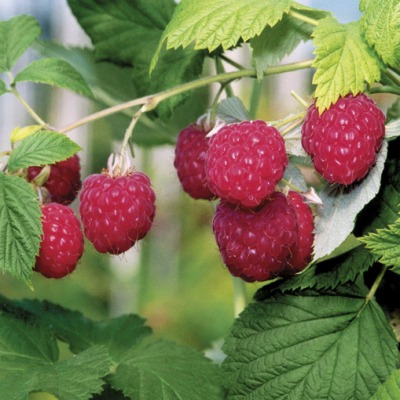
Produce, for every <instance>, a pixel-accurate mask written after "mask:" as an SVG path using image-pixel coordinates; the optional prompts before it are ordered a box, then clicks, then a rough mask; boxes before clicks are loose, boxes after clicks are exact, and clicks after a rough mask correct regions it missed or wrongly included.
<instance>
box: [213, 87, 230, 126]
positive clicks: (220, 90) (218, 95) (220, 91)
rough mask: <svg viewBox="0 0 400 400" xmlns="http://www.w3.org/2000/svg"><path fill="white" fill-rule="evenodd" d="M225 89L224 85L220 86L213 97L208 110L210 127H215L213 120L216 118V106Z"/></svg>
mask: <svg viewBox="0 0 400 400" xmlns="http://www.w3.org/2000/svg"><path fill="white" fill-rule="evenodd" d="M225 87H226V84H225V85H224V84H221V87H220V88H219V89H218V92H217V94H216V95H215V97H214V100H213V102H212V105H211V108H210V126H214V125H215V119H216V117H217V106H218V100H219V98H220V97H221V94H222V92H223V91H224V89H225Z"/></svg>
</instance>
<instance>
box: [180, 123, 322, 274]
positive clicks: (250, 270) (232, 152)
mask: <svg viewBox="0 0 400 400" xmlns="http://www.w3.org/2000/svg"><path fill="white" fill-rule="evenodd" d="M206 133H207V131H205V130H203V129H202V128H201V127H199V126H197V125H191V126H189V127H187V128H185V129H184V130H182V131H181V132H180V134H179V136H178V141H177V146H176V149H175V161H174V165H175V167H176V169H177V173H178V177H179V179H180V181H181V183H182V186H183V188H184V190H185V191H186V192H187V193H188V194H189V195H191V196H192V197H193V198H207V199H212V198H219V199H220V202H219V204H218V205H217V208H216V212H215V215H214V219H213V232H214V235H215V239H216V242H217V245H218V248H219V250H220V253H221V256H222V259H223V262H224V264H225V265H226V266H227V268H228V270H229V271H230V273H231V274H232V275H234V276H238V277H240V278H242V279H243V280H245V281H247V282H254V281H265V280H268V279H271V278H273V277H275V276H278V275H282V276H283V275H285V276H287V275H292V274H294V273H296V272H298V271H300V270H301V269H303V268H304V267H305V266H306V265H307V264H308V263H309V262H310V261H311V253H312V245H313V240H314V236H313V235H314V234H313V229H314V224H313V215H312V211H311V208H310V207H309V206H308V205H307V204H306V203H304V202H303V198H302V196H301V195H299V194H298V193H295V192H289V194H288V196H286V195H284V194H283V193H281V192H277V191H276V186H277V184H278V182H279V181H280V180H281V179H282V177H283V174H284V172H285V169H286V166H287V164H288V156H287V154H286V149H285V142H284V140H283V138H282V136H281V134H280V133H279V131H278V130H277V129H276V128H274V127H273V126H271V125H268V124H267V123H266V122H264V121H261V120H256V121H243V122H240V123H235V124H230V125H226V126H224V127H222V128H221V129H219V130H218V131H217V132H216V133H215V134H213V135H212V136H211V137H210V138H208V137H207V136H206ZM199 193H206V195H204V197H202V196H200V195H199Z"/></svg>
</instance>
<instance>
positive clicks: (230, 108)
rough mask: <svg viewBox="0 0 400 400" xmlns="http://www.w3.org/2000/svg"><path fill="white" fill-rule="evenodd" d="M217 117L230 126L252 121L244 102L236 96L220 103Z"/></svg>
mask: <svg viewBox="0 0 400 400" xmlns="http://www.w3.org/2000/svg"><path fill="white" fill-rule="evenodd" d="M217 116H218V117H219V118H221V119H223V120H224V121H225V122H226V123H228V124H232V123H235V122H241V121H245V120H248V119H250V116H249V113H248V111H247V110H246V108H245V106H244V104H243V103H242V100H241V99H239V97H236V96H233V97H228V98H227V99H224V100H222V101H221V102H220V103H218V106H217Z"/></svg>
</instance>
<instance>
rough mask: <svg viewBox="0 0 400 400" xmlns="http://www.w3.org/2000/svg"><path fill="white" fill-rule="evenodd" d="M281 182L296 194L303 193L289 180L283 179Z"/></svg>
mask: <svg viewBox="0 0 400 400" xmlns="http://www.w3.org/2000/svg"><path fill="white" fill-rule="evenodd" d="M281 182H282V183H283V184H284V185H286V186H288V187H289V188H290V189H292V190H294V191H295V192H297V193H303V191H302V190H300V189H299V188H298V187H296V186H294V185H293V184H292V183H291V182H289V181H288V180H286V179H284V178H282V179H281Z"/></svg>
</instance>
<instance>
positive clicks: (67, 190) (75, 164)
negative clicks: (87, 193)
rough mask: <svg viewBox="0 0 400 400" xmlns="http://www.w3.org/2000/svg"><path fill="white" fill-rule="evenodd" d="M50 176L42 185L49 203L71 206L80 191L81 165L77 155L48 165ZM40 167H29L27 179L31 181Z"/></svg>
mask: <svg viewBox="0 0 400 400" xmlns="http://www.w3.org/2000/svg"><path fill="white" fill-rule="evenodd" d="M50 168H51V169H50V175H49V177H48V179H47V181H46V183H45V184H44V185H43V186H44V187H45V188H47V190H48V191H49V194H50V201H51V202H55V203H60V204H65V205H68V204H71V203H72V202H73V201H74V200H75V198H76V196H77V195H78V192H79V190H80V189H81V186H82V182H81V175H80V170H81V164H80V159H79V156H78V155H77V154H75V155H73V156H72V157H70V158H67V159H66V160H64V161H60V162H58V163H55V164H51V165H50ZM41 170H42V167H29V168H28V179H29V180H30V181H32V180H33V179H35V178H36V176H37V175H38V174H39V173H40V171H41Z"/></svg>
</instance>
